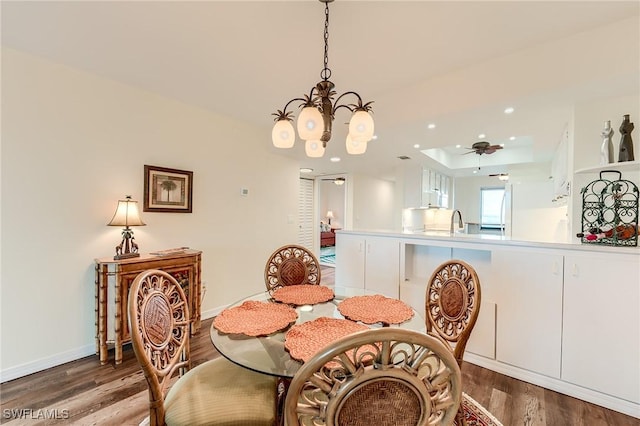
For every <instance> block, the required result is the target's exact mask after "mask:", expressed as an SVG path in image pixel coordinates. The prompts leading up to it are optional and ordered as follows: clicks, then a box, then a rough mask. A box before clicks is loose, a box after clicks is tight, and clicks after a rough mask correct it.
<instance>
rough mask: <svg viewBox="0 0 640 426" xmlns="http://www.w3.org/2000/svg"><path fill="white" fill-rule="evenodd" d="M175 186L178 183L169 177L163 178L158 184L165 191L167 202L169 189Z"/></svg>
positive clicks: (173, 188)
mask: <svg viewBox="0 0 640 426" xmlns="http://www.w3.org/2000/svg"><path fill="white" fill-rule="evenodd" d="M177 187H178V185H176V183H175V182H174V181H172V180H171V179H167V180H164V181H162V183H161V184H160V188H162V189H163V190H164V191H167V203H168V202H169V201H170V199H169V196H170V194H171V191H174V190H175V189H176V188H177Z"/></svg>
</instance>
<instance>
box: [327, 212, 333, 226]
mask: <svg viewBox="0 0 640 426" xmlns="http://www.w3.org/2000/svg"><path fill="white" fill-rule="evenodd" d="M331 219H333V211H331V210H329V211H328V212H327V220H328V221H329V225H331Z"/></svg>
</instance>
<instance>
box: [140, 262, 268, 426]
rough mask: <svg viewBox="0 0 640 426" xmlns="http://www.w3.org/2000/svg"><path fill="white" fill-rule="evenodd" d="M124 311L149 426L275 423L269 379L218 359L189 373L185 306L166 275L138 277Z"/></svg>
mask: <svg viewBox="0 0 640 426" xmlns="http://www.w3.org/2000/svg"><path fill="white" fill-rule="evenodd" d="M128 306H129V329H130V332H131V341H132V344H133V350H134V352H135V355H136V357H137V359H138V362H139V363H140V365H141V367H142V370H143V372H144V375H145V378H146V379H147V384H148V385H149V411H150V412H149V424H150V425H151V426H155V425H165V424H167V425H204V424H207V425H247V426H248V425H272V424H273V423H274V421H275V415H276V412H275V400H276V396H275V393H276V383H275V379H274V378H273V377H271V376H267V375H263V374H259V373H255V372H252V371H250V370H247V369H244V368H242V367H239V366H237V365H235V364H233V363H231V362H229V361H227V360H226V359H225V358H222V357H219V358H215V359H213V360H210V361H207V362H205V363H203V364H200V365H198V366H197V367H195V368H193V369H189V368H190V359H189V355H190V352H189V335H190V330H189V308H188V301H187V298H186V297H185V294H184V292H183V291H182V288H181V287H180V285H179V284H178V282H177V281H176V280H175V279H174V278H173V277H172V276H171V275H170V274H168V273H167V272H164V271H160V270H148V271H145V272H142V273H140V274H139V275H138V276H137V277H136V278H135V280H134V281H133V283H132V284H131V288H130V289H129V300H128ZM187 370H188V371H187ZM177 373H179V377H177V378H176V377H174V376H175V375H176V374H177ZM176 379H177V380H176ZM170 383H173V384H172V385H171V386H170V388H169V385H170ZM168 388H169V389H168ZM167 389H168V391H167Z"/></svg>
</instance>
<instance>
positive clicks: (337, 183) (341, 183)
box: [322, 177, 346, 186]
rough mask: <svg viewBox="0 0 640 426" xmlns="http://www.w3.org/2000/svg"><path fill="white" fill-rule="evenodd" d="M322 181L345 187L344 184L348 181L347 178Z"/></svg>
mask: <svg viewBox="0 0 640 426" xmlns="http://www.w3.org/2000/svg"><path fill="white" fill-rule="evenodd" d="M322 180H328V181H331V182H333V183H335V184H336V185H338V186H340V185H344V182H345V181H346V179H345V178H343V177H337V178H329V179H322Z"/></svg>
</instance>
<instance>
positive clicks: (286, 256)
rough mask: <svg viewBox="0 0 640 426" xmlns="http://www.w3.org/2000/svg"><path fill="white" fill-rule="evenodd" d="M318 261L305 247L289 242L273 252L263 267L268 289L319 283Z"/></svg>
mask: <svg viewBox="0 0 640 426" xmlns="http://www.w3.org/2000/svg"><path fill="white" fill-rule="evenodd" d="M320 276H321V273H320V263H319V262H318V259H317V258H316V257H315V256H314V254H313V253H312V252H311V251H309V250H307V249H306V248H305V247H302V246H299V245H295V244H290V245H285V246H282V247H280V248H279V249H277V250H276V251H274V252H273V254H272V255H271V256H270V257H269V260H268V261H267V264H266V266H265V268H264V282H265V284H266V286H267V290H268V291H274V290H276V289H277V288H280V287H285V286H289V285H300V284H320Z"/></svg>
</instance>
